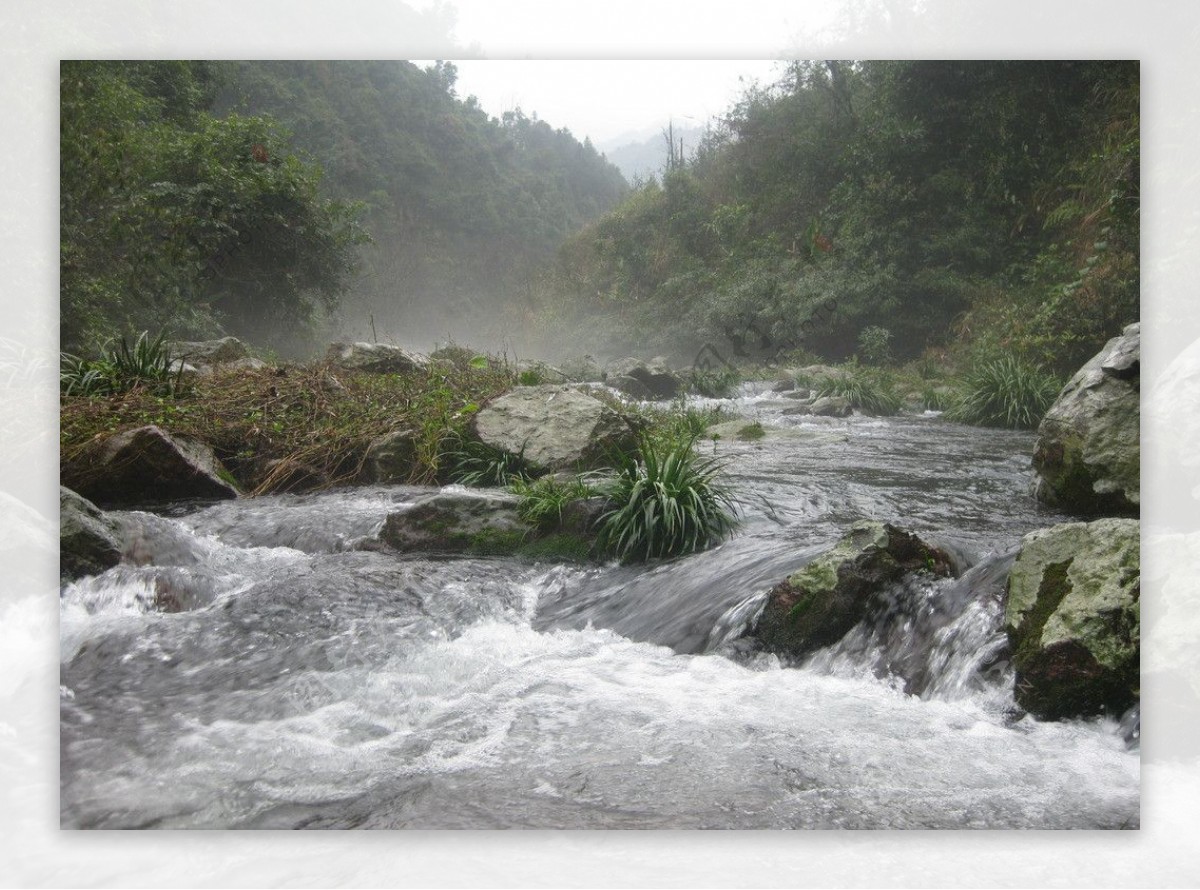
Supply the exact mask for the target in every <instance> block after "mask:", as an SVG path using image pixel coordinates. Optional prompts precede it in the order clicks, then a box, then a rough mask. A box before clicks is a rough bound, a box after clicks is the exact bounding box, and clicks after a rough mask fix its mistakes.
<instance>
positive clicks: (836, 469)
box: [61, 394, 1139, 828]
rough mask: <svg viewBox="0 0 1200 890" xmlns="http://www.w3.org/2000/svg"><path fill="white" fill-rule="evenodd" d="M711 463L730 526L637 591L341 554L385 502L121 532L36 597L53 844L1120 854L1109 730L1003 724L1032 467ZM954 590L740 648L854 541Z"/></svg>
mask: <svg viewBox="0 0 1200 890" xmlns="http://www.w3.org/2000/svg"><path fill="white" fill-rule="evenodd" d="M788 404H791V403H788V402H784V401H782V400H777V399H774V398H773V397H771V396H769V395H753V394H747V395H745V396H743V397H742V398H741V399H738V400H736V404H735V406H734V407H736V408H737V409H738V410H739V411H741V412H742V413H745V414H749V415H752V416H756V417H758V418H759V419H760V420H761V421H762V422H763V423H764V425H765V426H767V427H768V428H769V429H770V430H771V435H769V436H768V437H767V438H766V439H764V440H762V441H760V442H758V443H740V442H732V441H719V442H717V443H715V444H706V446H705V447H706V448H715V450H716V451H717V453H718V454H722V455H725V456H726V457H727V458H728V459H729V461H728V465H729V473H730V476H731V477H732V479H733V481H734V484H735V486H736V489H737V491H738V492H739V494H740V495H741V496H742V498H743V500H744V502H745V522H744V525H743V527H742V530H741V532H740V533H739V535H738V536H736V537H735V538H733V539H731V540H729V541H727V542H726V543H724V544H723V545H721V546H719V547H717V548H715V549H713V550H710V551H708V552H706V553H703V554H699V555H696V556H693V557H689V558H686V559H681V560H676V561H672V562H667V563H662V564H658V565H654V566H650V567H637V568H635V567H617V566H605V567H562V566H557V567H556V566H547V565H530V564H527V563H522V562H518V561H514V560H504V559H434V558H430V557H427V556H408V555H398V554H395V553H389V552H372V551H368V550H360V549H355V544H356V543H357V542H358V541H360V540H363V539H366V538H369V537H370V536H371V535H372V534H373V533H374V532H375V530H376V529H377V528H378V527H379V525H380V524H381V522H382V521H383V519H384V517H385V516H386V515H387V514H388V512H389V511H391V510H393V509H395V507H396V505H397V504H402V503H406V502H409V501H411V500H412V499H413V498H414V497H417V496H419V495H420V494H421V493H422V490H421V489H416V488H408V487H389V488H370V489H356V490H352V491H342V492H334V493H329V494H322V495H312V496H281V497H265V498H259V499H256V500H246V501H236V502H224V503H220V504H217V505H215V506H207V507H196V508H191V509H189V508H186V507H180V508H179V509H178V510H175V511H173V513H174V515H169V516H168V515H153V514H150V513H141V512H130V513H125V514H119V515H120V517H121V519H122V521H123V522H124V523H125V525H126V527H127V529H128V532H129V536H130V539H131V542H132V543H131V547H130V552H129V559H128V561H127V563H126V564H123V565H121V566H118V567H117V568H115V569H112V570H110V571H109V572H107V573H105V574H104V575H101V576H98V577H95V578H87V579H84V580H82V581H80V582H79V583H77V584H73V585H70V586H69V587H67V588H66V589H65V590H64V591H63V593H62V597H61V648H62V687H61V728H62V748H61V751H62V753H61V761H62V763H61V803H62V824H63V825H64V826H65V827H75V828H132V827H156V828H175V827H206V828H211V827H231V828H252V827H263V828H298V827H307V828H349V827H361V828H501V827H507V828H526V827H527V828H553V827H562V828H707V827H712V828H1018V827H1020V828H1024V827H1031V828H1128V827H1136V826H1137V825H1138V812H1139V804H1138V801H1139V796H1138V782H1139V759H1138V753H1137V751H1136V750H1131V749H1130V746H1129V745H1128V744H1127V743H1126V741H1125V739H1124V737H1123V733H1122V730H1121V727H1119V726H1118V725H1117V724H1116V722H1115V721H1108V720H1101V721H1090V722H1064V723H1038V722H1035V721H1033V720H1031V719H1030V718H1028V717H1022V716H1021V715H1020V714H1019V713H1018V712H1016V710H1015V708H1014V706H1013V702H1012V695H1011V686H1012V676H1011V672H1010V670H1009V667H1008V665H1007V661H1006V648H1005V645H1004V638H1003V633H1002V631H1001V629H1000V612H1001V598H1000V596H1001V591H1002V590H1003V585H1004V579H1005V576H1006V574H1007V570H1008V565H1009V564H1010V562H1011V552H1012V549H1013V547H1014V545H1015V544H1016V543H1017V541H1018V540H1019V538H1020V536H1021V535H1022V534H1024V533H1025V532H1027V531H1029V530H1032V529H1034V528H1039V527H1042V526H1045V525H1049V524H1052V523H1053V522H1056V521H1059V520H1060V519H1061V518H1062V517H1060V516H1057V515H1055V514H1053V513H1050V512H1047V511H1045V510H1044V509H1039V508H1038V507H1037V506H1036V505H1035V504H1034V502H1033V500H1032V499H1031V498H1030V497H1029V496H1028V493H1027V492H1028V487H1029V482H1030V471H1029V454H1030V452H1031V450H1032V445H1033V437H1032V436H1031V435H1029V434H1026V433H1011V432H1002V431H990V430H979V429H971V428H966V427H960V426H955V425H951V424H947V423H944V422H942V421H940V420H939V419H937V418H935V417H932V416H925V417H901V418H890V419H886V420H880V419H871V418H863V417H852V418H849V419H847V420H833V419H822V418H793V417H787V416H782V415H781V413H780V412H781V409H782V408H784V407H786V406H787V405H788ZM862 518H877V519H884V520H890V521H894V522H897V523H899V524H901V525H903V526H905V527H907V528H910V529H913V530H916V531H918V532H921V533H922V534H924V535H925V536H927V537H929V538H933V539H936V540H937V541H938V543H940V544H942V545H943V546H945V547H946V548H947V549H949V550H950V551H951V552H952V553H953V554H954V555H955V556H956V558H957V559H958V560H959V561H960V563H961V568H963V569H965V572H964V574H963V575H962V577H961V578H959V579H957V580H947V581H939V582H916V581H913V582H910V583H908V584H905V585H898V586H897V587H896V588H895V589H893V590H891V591H888V592H887V603H888V607H887V608H886V609H885V610H883V611H882V612H881V613H879V614H876V615H873V616H872V617H871V619H870V620H868V621H866V622H864V624H862V625H860V626H859V627H857V628H855V629H854V630H853V631H852V632H851V633H850V634H848V635H847V636H846V638H845V639H843V640H842V641H841V642H840V643H838V644H837V645H836V646H833V647H831V648H830V649H827V650H824V651H822V652H818V653H817V654H816V655H815V656H813V657H812V658H811V659H810V660H809V661H808V662H807V663H805V664H804V665H800V666H794V665H783V664H781V663H780V662H779V660H778V659H776V658H774V657H773V656H767V655H764V654H762V653H757V652H754V651H753V650H752V649H751V648H750V647H748V646H747V645H746V642H745V641H744V640H739V639H738V638H739V637H740V635H741V633H742V631H743V630H744V629H745V627H746V626H747V624H748V623H749V622H751V621H753V620H754V618H755V616H756V614H757V610H758V608H759V607H760V606H761V604H762V601H763V593H764V591H765V590H766V589H767V588H768V587H770V586H771V585H772V584H773V583H774V582H776V581H778V580H779V579H780V578H782V577H783V576H785V575H786V574H787V573H788V572H789V571H791V570H793V569H795V568H796V567H797V566H799V565H802V564H803V563H804V562H805V561H806V560H808V559H811V558H812V557H813V556H814V555H815V554H816V553H818V552H820V550H821V549H822V548H823V547H825V546H828V545H829V544H830V543H831V542H833V541H834V540H836V538H837V537H839V536H840V534H841V533H842V532H843V531H844V530H845V528H846V527H847V526H848V525H849V524H850V523H852V522H853V521H855V520H858V519H862Z"/></svg>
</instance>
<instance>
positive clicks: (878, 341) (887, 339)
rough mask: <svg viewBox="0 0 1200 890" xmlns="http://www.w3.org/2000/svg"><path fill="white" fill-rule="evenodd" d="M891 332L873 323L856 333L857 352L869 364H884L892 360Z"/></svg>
mask: <svg viewBox="0 0 1200 890" xmlns="http://www.w3.org/2000/svg"><path fill="white" fill-rule="evenodd" d="M891 342H892V332H891V331H889V330H888V329H887V328H884V327H880V326H879V325H876V324H873V325H868V326H867V327H865V328H863V329H862V332H861V333H860V334H859V335H858V354H859V356H861V357H862V360H863V361H864V362H866V363H867V364H871V365H886V364H888V363H890V362H891V360H892V346H891Z"/></svg>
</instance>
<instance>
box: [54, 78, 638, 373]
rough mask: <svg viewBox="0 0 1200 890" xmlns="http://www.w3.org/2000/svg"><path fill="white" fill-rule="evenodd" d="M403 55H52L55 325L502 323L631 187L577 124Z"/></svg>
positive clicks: (427, 329)
mask: <svg viewBox="0 0 1200 890" xmlns="http://www.w3.org/2000/svg"><path fill="white" fill-rule="evenodd" d="M455 76H456V75H455V69H454V66H453V65H452V64H450V63H437V64H436V65H433V66H430V67H428V68H425V69H422V68H419V67H417V66H416V65H414V64H412V63H409V62H388V61H383V62H373V61H363V62H358V61H350V62H187V61H181V62H171V61H163V62H154V61H148V62H64V63H63V65H62V71H61V108H62V125H61V126H62V133H61V142H62V197H61V217H62V218H61V237H62V260H61V262H62V341H63V345H64V348H67V349H72V350H87V349H89V348H90V349H95V348H96V347H97V346H98V344H100V343H103V342H104V341H105V340H107V339H109V338H112V337H114V336H116V335H121V334H132V333H135V332H137V331H141V330H151V331H153V332H158V331H167V332H169V334H170V336H173V337H181V338H187V337H204V336H213V335H217V334H222V333H230V334H236V335H238V336H241V337H243V338H245V339H247V340H248V341H250V342H252V343H255V344H258V345H260V346H263V347H269V348H273V349H277V350H280V351H281V352H284V353H294V354H305V353H308V352H311V351H312V350H313V349H315V348H317V347H319V346H320V345H321V343H320V338H321V337H322V336H325V337H329V336H333V335H338V334H341V335H349V336H353V337H356V338H358V339H373V338H378V339H380V340H391V341H396V342H404V343H406V344H409V345H416V344H426V343H428V341H430V340H433V339H435V338H438V337H445V336H446V335H452V336H465V335H471V336H473V337H474V338H475V339H480V338H486V337H489V336H497V337H498V336H500V335H499V334H498V333H497V329H498V328H503V327H504V325H506V324H508V325H510V326H511V324H512V321H511V319H512V317H513V313H514V312H515V310H514V307H515V306H516V305H518V303H520V302H522V301H523V300H524V299H525V298H526V297H527V294H528V289H529V286H530V281H531V280H532V276H533V274H534V272H535V271H536V270H537V269H538V268H540V267H541V266H542V265H544V264H545V263H546V262H547V261H549V260H550V259H552V258H553V256H554V252H555V251H556V250H557V249H558V247H559V246H560V245H561V243H562V242H563V241H564V240H565V239H566V238H567V236H569V235H570V234H572V233H574V232H576V231H578V230H579V229H580V228H581V227H582V226H583V225H584V224H585V223H587V222H589V221H591V220H593V219H595V218H597V217H598V216H600V215H601V214H602V213H603V212H605V211H606V210H608V209H610V208H611V207H613V206H614V205H615V204H616V203H617V201H618V200H619V199H620V198H621V197H623V195H624V194H625V193H626V191H627V190H628V187H627V186H626V184H625V181H624V179H623V178H622V176H621V174H620V172H619V171H618V170H617V169H616V168H615V167H613V166H612V165H610V164H608V163H607V162H606V161H605V160H604V158H603V157H602V156H601V155H600V154H599V153H598V152H597V151H596V150H595V149H594V148H593V147H592V146H591V145H590V143H587V142H584V143H580V142H579V141H578V140H576V139H575V138H574V137H573V136H572V135H571V134H570V133H569V132H568V131H566V130H562V129H558V130H556V129H553V128H552V127H551V126H550V125H549V124H548V123H546V122H545V121H539V120H537V119H536V116H534V117H527V116H526V115H525V114H523V113H522V112H521V111H519V110H515V111H512V112H508V113H505V114H504V115H503V116H502V117H501V118H493V117H489V116H488V115H487V114H486V113H485V112H484V111H483V110H482V109H481V108H480V107H479V106H478V104H477V103H476V102H475V101H474V99H473V98H472V97H468V98H466V99H465V100H464V99H460V98H459V97H458V96H457V95H456V92H455Z"/></svg>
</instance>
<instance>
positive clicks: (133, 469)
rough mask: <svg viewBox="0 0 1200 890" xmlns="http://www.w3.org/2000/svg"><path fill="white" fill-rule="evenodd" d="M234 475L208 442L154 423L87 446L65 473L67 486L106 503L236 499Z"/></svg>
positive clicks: (63, 475) (104, 504)
mask: <svg viewBox="0 0 1200 890" xmlns="http://www.w3.org/2000/svg"><path fill="white" fill-rule="evenodd" d="M232 478H233V477H232V476H230V475H229V473H228V471H227V470H226V469H225V468H224V467H223V466H221V462H220V461H219V460H217V458H216V455H214V454H213V450H212V449H211V448H209V447H208V446H207V445H205V444H204V443H203V442H199V441H197V440H194V439H188V438H185V437H183V436H172V435H170V434H169V433H168V432H166V430H163V429H161V428H159V427H157V426H154V425H150V426H143V427H138V428H137V429H133V430H126V431H125V432H123V433H117V434H115V435H112V436H109V437H108V438H107V439H105V440H103V441H101V442H98V443H95V444H93V445H92V446H91V447H90V448H85V449H84V450H83V452H82V453H81V454H80V456H79V457H78V458H77V459H75V460H73V461H71V462H70V463H69V464H67V465H66V466H64V467H63V472H62V481H63V482H64V483H65V484H67V485H69V486H70V487H71V488H73V489H74V490H75V491H77V492H79V494H81V495H83V496H84V497H86V498H88V499H89V500H92V501H94V502H96V503H97V504H100V505H103V506H107V505H120V504H125V505H128V504H151V503H164V502H167V501H177V500H188V499H201V500H211V499H220V498H236V497H237V496H238V490H237V488H235V487H234V485H233V483H232Z"/></svg>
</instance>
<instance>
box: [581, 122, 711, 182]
mask: <svg viewBox="0 0 1200 890" xmlns="http://www.w3.org/2000/svg"><path fill="white" fill-rule="evenodd" d="M666 129H667V125H666V124H664V125H663V126H662V128H661V129H659V130H657V131H654V130H645V131H642V132H641V133H635V132H630V133H624V134H622V135H621V136H617V137H615V138H614V139H610V140H607V141H606V142H605V143H603V144H602V145H600V146H597V147H598V148H600V150H601V151H603V152H604V157H605V159H606V160H607V161H608V162H609V163H610V164H613V165H614V166H615V167H616V168H617V169H618V170H620V171H621V173H622V175H623V176H624V177H625V179H626V180H627V181H628V182H631V183H632V182H633V181H634V180H635V179H638V178H641V179H643V180H645V179H649V178H650V177H651V176H658V175H659V174H661V173H662V171H663V167H665V166H666V163H667V139H666V136H664V135H663V132H664V131H665V130H666ZM705 132H706V128H705V127H680V126H679V125H678V124H676V125H675V126H674V136H675V145H676V146H678V145H679V140H680V139H682V140H683V153H684V156H685V157H689V158H690V157H692V155H693V154H694V153H695V151H696V146H698V145H699V144H700V140H701V139H703V138H704V134H705Z"/></svg>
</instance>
